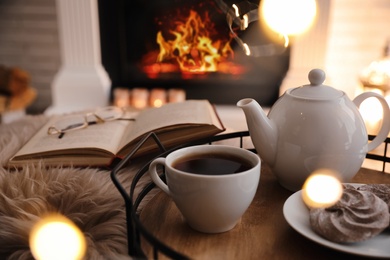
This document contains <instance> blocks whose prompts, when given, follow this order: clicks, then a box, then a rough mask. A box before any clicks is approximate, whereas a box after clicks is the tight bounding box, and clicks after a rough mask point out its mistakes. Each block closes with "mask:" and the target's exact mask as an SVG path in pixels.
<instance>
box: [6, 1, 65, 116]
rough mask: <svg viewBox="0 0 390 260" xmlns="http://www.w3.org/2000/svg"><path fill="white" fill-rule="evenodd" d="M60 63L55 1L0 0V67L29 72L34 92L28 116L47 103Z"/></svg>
mask: <svg viewBox="0 0 390 260" xmlns="http://www.w3.org/2000/svg"><path fill="white" fill-rule="evenodd" d="M60 62H61V61H60V47H59V39H58V29H57V16H56V1H54V0H33V1H31V0H0V64H2V65H5V66H10V67H11V66H18V67H20V68H22V69H24V70H26V71H28V72H29V73H30V75H31V81H32V82H31V85H32V86H33V87H34V88H36V89H37V92H38V97H37V99H36V101H35V102H34V104H33V105H32V106H31V107H30V108H29V109H28V110H29V112H30V113H40V112H43V111H44V110H45V109H46V108H47V107H48V106H49V105H50V104H51V91H50V89H51V83H52V81H53V78H54V76H55V74H56V72H57V71H58V69H59V66H60Z"/></svg>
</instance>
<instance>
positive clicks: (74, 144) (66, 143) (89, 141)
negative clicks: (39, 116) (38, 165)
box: [15, 117, 134, 156]
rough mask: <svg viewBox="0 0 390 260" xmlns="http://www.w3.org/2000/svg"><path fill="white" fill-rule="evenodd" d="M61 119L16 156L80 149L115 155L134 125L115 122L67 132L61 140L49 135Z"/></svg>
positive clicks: (128, 122)
mask: <svg viewBox="0 0 390 260" xmlns="http://www.w3.org/2000/svg"><path fill="white" fill-rule="evenodd" d="M60 119H61V117H54V118H52V119H51V120H50V121H49V122H48V123H47V124H46V125H45V126H43V127H42V128H41V129H40V130H39V131H38V132H37V134H36V135H34V136H33V137H32V139H31V140H30V141H29V142H28V143H27V144H26V145H25V146H24V147H22V149H21V150H20V151H19V152H18V153H17V154H16V155H15V156H19V155H23V154H30V153H42V152H47V151H53V150H54V151H55V150H66V149H78V148H81V149H88V148H98V149H103V150H107V151H109V152H110V153H112V154H115V153H116V152H117V150H118V147H119V144H120V140H121V137H122V135H123V133H124V132H125V129H126V128H127V127H128V126H129V125H130V124H134V122H133V121H122V120H115V121H110V122H105V123H99V124H95V125H90V126H88V127H86V128H84V129H79V130H75V131H70V132H66V133H65V134H64V136H63V137H62V138H59V134H54V135H49V134H47V129H48V127H49V126H51V125H55V124H56V122H57V121H58V120H60Z"/></svg>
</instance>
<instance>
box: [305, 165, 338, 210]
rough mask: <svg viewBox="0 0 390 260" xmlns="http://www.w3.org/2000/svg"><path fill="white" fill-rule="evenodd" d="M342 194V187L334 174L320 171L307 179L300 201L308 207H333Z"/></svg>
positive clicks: (328, 171)
mask: <svg viewBox="0 0 390 260" xmlns="http://www.w3.org/2000/svg"><path fill="white" fill-rule="evenodd" d="M342 194H343V186H342V184H341V182H340V180H339V179H338V178H337V177H336V175H335V173H334V172H332V171H330V170H326V169H321V170H318V171H316V172H314V173H313V174H312V175H310V176H309V178H307V180H306V181H305V184H304V185H303V189H302V199H303V201H304V202H305V204H306V205H307V206H308V207H311V208H321V207H322V208H326V207H330V206H332V205H334V204H335V203H336V202H337V201H338V200H339V199H340V198H341V195H342Z"/></svg>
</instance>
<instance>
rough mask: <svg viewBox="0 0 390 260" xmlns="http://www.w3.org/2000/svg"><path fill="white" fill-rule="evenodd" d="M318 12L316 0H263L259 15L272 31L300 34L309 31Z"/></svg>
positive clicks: (283, 33) (284, 33)
mask: <svg viewBox="0 0 390 260" xmlns="http://www.w3.org/2000/svg"><path fill="white" fill-rule="evenodd" d="M316 14H317V3H316V1H315V0H293V1H292V0H262V1H261V3H260V8H259V17H260V18H261V21H263V22H264V23H265V24H266V25H267V26H268V27H269V28H270V29H271V30H272V31H274V32H277V33H279V34H282V35H290V36H292V35H298V34H302V33H304V32H305V31H307V30H308V29H309V28H310V26H311V25H312V24H313V22H314V20H315V17H316Z"/></svg>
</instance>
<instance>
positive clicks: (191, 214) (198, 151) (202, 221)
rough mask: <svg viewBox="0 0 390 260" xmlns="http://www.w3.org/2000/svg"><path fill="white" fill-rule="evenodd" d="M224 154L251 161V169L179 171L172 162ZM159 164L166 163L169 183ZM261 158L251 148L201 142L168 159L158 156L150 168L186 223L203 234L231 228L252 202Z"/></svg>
mask: <svg viewBox="0 0 390 260" xmlns="http://www.w3.org/2000/svg"><path fill="white" fill-rule="evenodd" d="M215 153H218V154H225V155H231V156H234V157H238V158H241V159H242V160H244V161H247V162H249V164H250V168H249V170H245V171H242V172H239V173H233V174H222V175H203V174H194V173H188V172H184V171H181V170H177V169H175V168H173V167H172V164H173V163H175V162H177V161H178V160H179V159H180V158H187V157H189V156H190V157H193V156H197V155H210V154H215ZM158 165H163V166H165V175H166V181H167V184H165V183H164V182H163V181H162V180H161V178H160V177H159V175H158V169H157V166H158ZM260 167H261V161H260V158H259V156H258V155H257V154H254V153H252V152H250V151H248V150H245V149H242V148H237V147H233V146H225V145H199V146H192V147H188V148H182V149H179V150H176V151H174V152H172V153H170V154H169V155H168V156H167V157H166V158H157V159H155V160H154V161H153V162H152V163H151V164H150V167H149V174H150V177H151V178H152V180H153V181H154V183H155V184H156V185H157V186H158V187H159V188H161V189H162V190H163V191H164V192H166V193H167V194H168V195H169V196H171V198H172V199H173V201H174V202H175V204H176V206H177V208H178V209H179V210H180V212H181V213H182V215H183V216H184V218H185V219H186V221H187V223H188V224H189V226H190V227H192V228H193V229H195V230H197V231H200V232H204V233H221V232H225V231H228V230H230V229H232V228H233V227H234V226H235V225H236V224H237V222H238V221H239V220H240V218H241V216H242V215H243V214H244V212H245V211H246V210H247V209H248V207H249V205H250V204H251V202H252V200H253V198H254V196H255V194H256V190H257V187H258V184H259V180H260Z"/></svg>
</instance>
